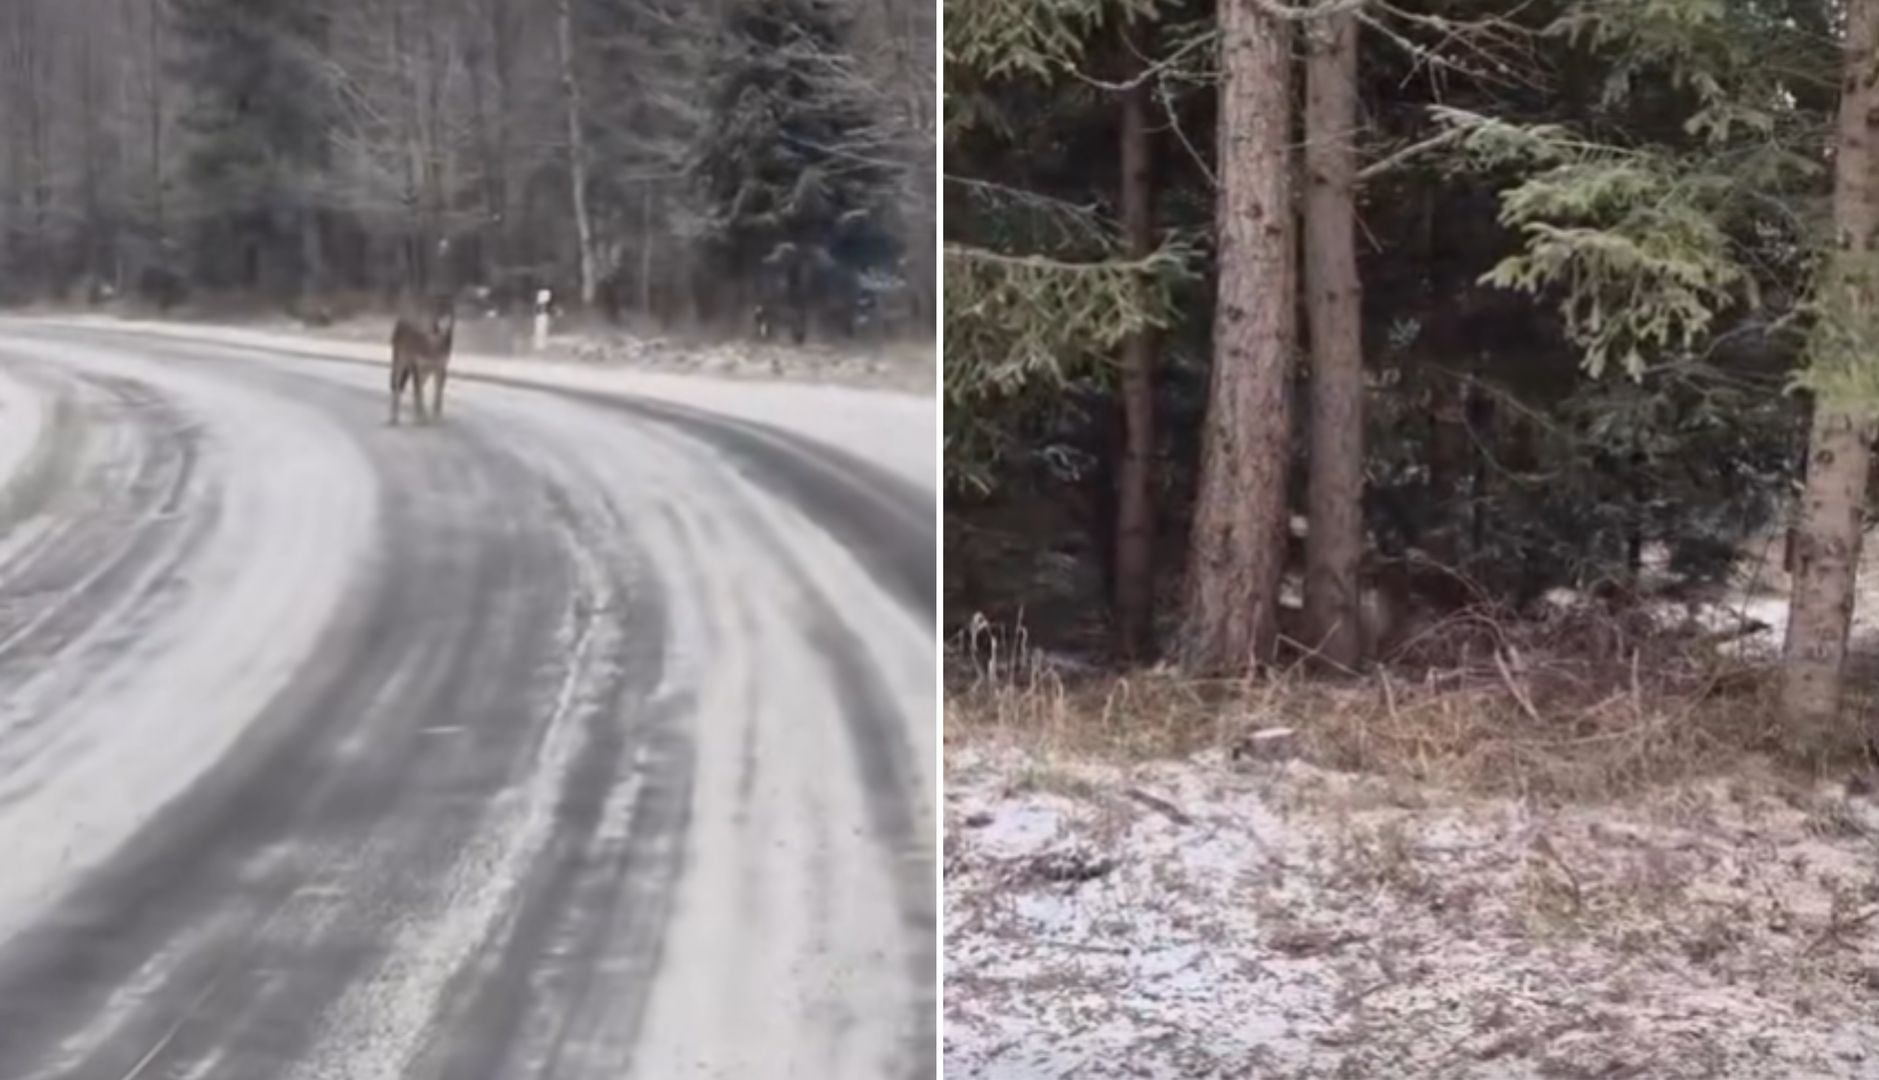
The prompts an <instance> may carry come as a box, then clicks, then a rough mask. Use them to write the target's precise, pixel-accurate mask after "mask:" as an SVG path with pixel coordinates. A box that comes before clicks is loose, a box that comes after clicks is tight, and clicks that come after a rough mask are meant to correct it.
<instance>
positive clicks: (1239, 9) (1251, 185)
mask: <svg viewBox="0 0 1879 1080" xmlns="http://www.w3.org/2000/svg"><path fill="white" fill-rule="evenodd" d="M1220 31H1221V42H1220V56H1221V61H1222V67H1223V68H1224V75H1223V78H1222V81H1221V87H1220V137H1219V145H1220V194H1219V197H1218V202H1217V204H1216V208H1215V209H1216V216H1217V219H1218V223H1217V230H1218V236H1219V253H1220V254H1219V281H1218V284H1217V289H1218V303H1217V304H1216V305H1215V311H1214V335H1213V340H1214V355H1213V370H1212V373H1211V375H1210V376H1209V381H1208V406H1207V420H1206V427H1205V429H1204V431H1203V434H1202V441H1201V476H1200V487H1199V492H1198V496H1197V501H1196V506H1195V513H1194V523H1193V532H1192V536H1191V539H1190V543H1189V551H1188V565H1187V580H1186V582H1185V600H1184V603H1183V610H1182V622H1181V631H1180V643H1179V646H1180V654H1181V657H1182V659H1183V660H1184V661H1185V662H1186V664H1187V665H1188V666H1190V667H1192V668H1194V669H1197V670H1200V671H1212V672H1243V671H1246V670H1248V669H1249V668H1252V667H1254V666H1256V665H1258V664H1261V663H1265V662H1269V661H1270V660H1271V658H1272V657H1273V654H1274V647H1275V646H1276V644H1277V641H1278V595H1279V577H1280V573H1281V571H1282V569H1283V565H1284V553H1285V545H1284V539H1285V531H1286V530H1285V526H1286V499H1285V486H1286V474H1287V472H1288V469H1287V465H1288V459H1289V452H1288V451H1289V442H1290V407H1291V403H1290V400H1289V393H1288V391H1289V384H1290V381H1291V374H1292V365H1293V359H1294V353H1295V351H1296V349H1297V336H1298V328H1297V315H1296V297H1297V292H1296V289H1297V276H1298V271H1297V254H1296V251H1295V247H1294V242H1293V241H1294V238H1295V236H1296V227H1295V224H1294V214H1293V210H1292V183H1291V178H1292V170H1291V161H1290V150H1289V147H1290V144H1291V141H1292V130H1291V116H1292V86H1291V48H1290V45H1291V42H1290V38H1291V33H1290V27H1289V26H1288V25H1287V24H1286V23H1284V22H1281V21H1279V20H1276V19H1274V18H1272V17H1271V16H1269V15H1267V14H1265V13H1263V12H1261V11H1259V10H1258V9H1257V8H1255V7H1254V6H1253V5H1252V4H1251V3H1249V2H1247V0H1220Z"/></svg>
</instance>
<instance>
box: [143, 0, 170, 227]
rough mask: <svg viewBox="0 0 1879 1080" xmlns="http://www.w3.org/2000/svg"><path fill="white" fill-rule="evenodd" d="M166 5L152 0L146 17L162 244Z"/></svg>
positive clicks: (153, 185) (153, 199) (156, 214)
mask: <svg viewBox="0 0 1879 1080" xmlns="http://www.w3.org/2000/svg"><path fill="white" fill-rule="evenodd" d="M163 8H164V5H163V3H162V0H150V3H149V5H148V9H147V11H146V13H145V15H144V18H145V19H147V20H148V22H147V24H146V31H147V33H148V38H147V40H146V42H145V44H146V47H147V48H148V49H149V52H150V55H149V58H148V63H149V65H150V102H149V105H150V108H149V115H148V118H147V120H148V123H149V125H150V228H151V231H152V232H153V233H154V235H155V236H156V240H157V243H158V245H159V246H160V245H161V244H162V242H163V239H164V233H165V231H166V228H167V225H166V222H165V216H166V215H165V210H164V198H163Z"/></svg>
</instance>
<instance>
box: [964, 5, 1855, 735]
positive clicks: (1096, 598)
mask: <svg viewBox="0 0 1879 1080" xmlns="http://www.w3.org/2000/svg"><path fill="white" fill-rule="evenodd" d="M1872 6H1873V5H1871V4H1870V3H1867V2H1866V0H1855V2H1853V3H1850V4H1849V3H1839V2H1832V0H1531V2H1518V3H1516V2H1509V0H1320V2H1317V3H1311V2H1305V0H1299V2H1298V3H1284V2H1281V0H1221V2H1219V3H1218V4H1215V3H1208V2H1191V0H947V2H946V21H945V101H944V109H943V113H944V117H943V137H944V144H945V175H944V179H943V190H944V198H945V199H946V208H947V214H946V219H945V236H944V238H943V243H944V266H945V275H946V283H947V288H946V300H945V310H944V325H945V335H946V336H945V341H946V357H945V402H946V410H947V412H946V425H945V459H946V460H945V464H946V473H947V491H946V496H945V498H946V523H947V524H946V535H945V543H946V548H947V551H946V566H947V575H946V583H947V590H948V595H947V596H946V617H947V620H948V622H949V624H950V627H951V630H952V631H953V632H954V634H955V635H956V640H957V641H959V642H961V643H962V644H963V645H968V646H970V647H971V648H970V649H969V650H968V649H962V650H960V651H959V653H957V654H956V657H957V658H960V659H966V658H971V659H975V660H977V661H979V662H980V663H981V664H982V663H983V661H984V653H985V651H986V650H987V649H988V648H994V649H997V650H1002V653H1003V656H1004V659H1005V660H1006V661H1007V662H1009V660H1010V658H1011V656H1012V655H1013V654H1014V652H1016V651H1018V649H1019V643H1020V642H1023V643H1026V644H1028V645H1029V646H1033V647H1040V646H1041V647H1048V648H1049V649H1051V650H1056V651H1058V652H1059V653H1070V654H1072V655H1073V656H1075V657H1077V658H1078V659H1079V664H1078V665H1073V666H1080V665H1091V664H1093V665H1095V666H1097V667H1099V668H1110V669H1113V670H1125V671H1126V670H1129V669H1131V668H1132V667H1135V666H1137V665H1144V664H1147V663H1150V662H1155V661H1162V660H1168V661H1174V662H1175V663H1176V664H1177V666H1178V667H1179V669H1180V670H1183V671H1185V672H1187V673H1189V674H1191V675H1203V676H1213V675H1226V676H1232V677H1239V676H1244V675H1246V674H1248V673H1251V672H1254V671H1285V672H1291V671H1296V670H1299V668H1300V667H1301V666H1302V667H1304V668H1305V669H1315V670H1317V671H1318V672H1320V673H1321V674H1326V675H1342V674H1348V673H1352V672H1356V671H1362V670H1371V669H1373V668H1376V667H1380V668H1381V669H1383V670H1385V671H1386V672H1387V670H1388V669H1389V667H1390V665H1391V664H1392V663H1399V662H1400V663H1403V664H1408V663H1409V662H1410V661H1414V662H1415V663H1414V664H1413V665H1411V666H1413V667H1414V668H1415V670H1416V671H1417V673H1418V677H1419V678H1420V677H1422V675H1423V674H1425V673H1431V674H1428V678H1429V680H1430V685H1434V684H1435V681H1436V679H1435V675H1434V674H1432V673H1433V672H1435V671H1437V670H1438V669H1440V670H1445V671H1449V672H1450V673H1455V672H1457V671H1461V670H1463V669H1466V668H1468V667H1469V665H1473V670H1474V671H1476V672H1478V673H1480V678H1481V679H1483V680H1485V681H1486V683H1488V684H1491V685H1492V686H1493V687H1494V688H1495V689H1496V690H1497V692H1499V691H1501V690H1502V689H1505V691H1506V693H1505V694H1504V695H1503V696H1504V697H1505V699H1506V700H1504V701H1503V702H1501V703H1500V704H1499V705H1497V706H1496V708H1497V709H1500V710H1502V712H1503V713H1504V715H1505V716H1506V717H1510V718H1512V719H1513V720H1514V721H1517V722H1518V723H1521V724H1525V723H1526V722H1527V721H1528V720H1532V721H1534V722H1535V726H1536V727H1539V728H1542V729H1544V730H1545V731H1546V733H1547V737H1548V738H1549V739H1550V738H1553V737H1554V736H1559V737H1560V739H1561V741H1569V740H1570V739H1573V738H1586V737H1590V738H1593V739H1594V740H1596V739H1599V738H1604V737H1605V736H1603V735H1598V734H1597V730H1598V725H1599V723H1602V722H1603V721H1595V720H1594V714H1595V713H1597V714H1598V715H1599V716H1603V715H1605V713H1599V712H1598V710H1596V709H1593V708H1592V706H1593V705H1594V704H1597V703H1599V702H1605V703H1607V704H1609V701H1610V699H1611V698H1612V696H1613V694H1614V693H1617V694H1619V695H1621V696H1622V697H1623V698H1625V699H1627V700H1630V701H1633V702H1638V701H1639V700H1640V699H1642V698H1646V697H1651V696H1652V695H1654V694H1658V693H1659V692H1661V693H1662V694H1664V695H1669V696H1674V697H1675V698H1676V700H1677V701H1678V703H1679V705H1678V708H1676V709H1672V710H1670V712H1673V713H1675V714H1676V715H1679V716H1687V715H1689V714H1688V713H1687V712H1685V711H1684V710H1683V706H1685V705H1689V706H1692V707H1693V706H1695V705H1699V704H1700V705H1705V707H1706V708H1707V709H1708V711H1709V712H1714V713H1717V714H1723V713H1728V714H1731V715H1735V716H1738V717H1740V716H1742V715H1748V716H1750V717H1751V718H1752V719H1753V721H1754V722H1753V723H1752V724H1750V725H1749V726H1750V727H1752V728H1754V729H1755V730H1754V731H1753V732H1751V735H1752V740H1751V741H1757V742H1758V744H1759V745H1774V744H1781V745H1785V746H1788V747H1791V748H1798V747H1807V748H1809V750H1810V752H1811V751H1812V750H1813V749H1818V748H1823V747H1825V746H1827V745H1828V744H1830V743H1831V744H1833V745H1834V746H1836V747H1837V748H1838V749H1837V750H1836V751H1835V752H1839V751H1844V750H1847V749H1849V748H1852V749H1856V748H1857V747H1858V746H1859V745H1860V744H1862V743H1863V742H1864V741H1865V740H1864V738H1863V735H1862V734H1861V733H1860V732H1859V731H1858V730H1857V727H1858V725H1846V724H1843V723H1840V722H1839V721H1838V719H1837V718H1838V716H1839V715H1840V714H1839V709H1840V706H1841V704H1842V701H1843V692H1844V690H1845V689H1846V683H1845V681H1844V677H1845V674H1846V672H1847V670H1848V665H1847V661H1848V658H1849V648H1850V642H1851V639H1850V636H1849V629H1850V624H1851V622H1852V619H1853V615H1854V609H1855V590H1856V588H1857V585H1858V583H1857V580H1856V566H1857V562H1858V557H1859V554H1860V533H1861V529H1862V524H1861V523H1862V521H1863V507H1864V504H1865V499H1866V488H1867V484H1868V478H1869V469H1868V459H1869V456H1870V453H1871V442H1872V438H1873V434H1874V424H1873V420H1874V405H1875V402H1879V396H1876V395H1875V393H1874V390H1875V383H1874V379H1873V373H1874V372H1875V371H1879V366H1876V365H1875V364H1874V363H1873V358H1874V356H1875V347H1879V336H1875V335H1874V326H1873V324H1872V310H1873V309H1872V300H1873V297H1872V288H1873V286H1872V282H1871V277H1872V272H1873V268H1872V266H1871V261H1872V257H1871V254H1870V247H1871V244H1872V239H1873V237H1872V233H1873V227H1874V223H1875V220H1876V218H1875V214H1876V213H1879V207H1876V206H1875V198H1879V184H1875V178H1874V176H1873V170H1874V168H1875V167H1879V163H1875V162H1874V161H1873V160H1872V158H1871V148H1872V146H1873V145H1874V144H1873V142H1872V141H1871V139H1872V137H1873V136H1874V134H1875V132H1874V131H1873V123H1874V122H1875V118H1876V117H1879V113H1876V112H1875V111H1874V106H1875V104H1879V103H1875V102H1874V101H1873V100H1872V94H1873V88H1872V74H1871V71H1872V65H1873V53H1874V42H1873V40H1872V36H1873V34H1874V32H1875V25H1874V23H1873V19H1874V18H1875V17H1876V16H1875V14H1874V12H1873V11H1872V10H1871V8H1872ZM1288 526H1289V527H1288ZM1771 538H1772V544H1773V546H1774V548H1775V551H1774V552H1773V554H1772V556H1771V557H1769V558H1766V559H1760V560H1757V559H1755V558H1752V557H1751V556H1752V555H1754V554H1755V553H1756V551H1758V550H1759V547H1758V545H1766V544H1768V543H1770V542H1771ZM1745 564H1752V565H1758V566H1769V565H1772V566H1774V567H1776V569H1775V571H1774V573H1773V574H1772V575H1770V576H1772V577H1774V578H1775V579H1776V580H1777V582H1778V585H1777V588H1778V589H1779V590H1780V591H1781V592H1782V593H1784V594H1785V597H1786V598H1787V599H1788V600H1789V601H1790V602H1789V603H1787V604H1786V605H1785V606H1784V607H1783V615H1782V625H1781V626H1780V627H1778V628H1777V630H1776V637H1777V640H1776V642H1775V644H1776V646H1777V650H1778V651H1779V652H1780V654H1781V655H1780V656H1779V658H1777V659H1776V660H1775V661H1774V662H1772V663H1771V664H1769V665H1768V666H1766V667H1754V666H1752V665H1739V664H1737V662H1736V659H1734V657H1735V654H1733V653H1732V654H1730V656H1731V660H1730V665H1729V667H1728V673H1729V675H1730V677H1728V678H1725V677H1724V674H1725V671H1724V667H1722V666H1718V665H1719V664H1720V663H1721V660H1722V656H1723V653H1724V652H1725V651H1726V649H1725V647H1726V646H1727V645H1728V644H1729V642H1731V641H1733V640H1734V639H1736V638H1739V637H1740V636H1742V635H1743V634H1744V633H1749V632H1753V631H1754V630H1755V629H1756V627H1755V626H1753V625H1749V626H1723V627H1721V628H1718V627H1717V626H1716V625H1715V624H1714V622H1713V621H1709V622H1705V621H1704V620H1700V619H1695V618H1687V619H1681V620H1672V623H1673V625H1668V626H1667V625H1666V621H1665V620H1664V619H1663V618H1662V617H1661V613H1662V612H1663V611H1664V610H1665V607H1666V605H1671V606H1677V607H1680V608H1681V610H1683V611H1685V612H1687V613H1694V612H1695V611H1696V609H1697V608H1699V607H1701V606H1702V605H1704V604H1705V603H1710V602H1713V601H1715V600H1717V599H1718V598H1721V597H1723V596H1725V595H1727V594H1728V593H1729V592H1730V590H1731V589H1737V590H1738V591H1739V588H1740V575H1741V573H1742V572H1743V570H1744V566H1745ZM1764 584H1766V583H1764ZM1562 596H1565V597H1567V598H1568V600H1569V601H1570V605H1571V607H1572V610H1571V611H1570V612H1562V609H1561V607H1560V601H1561V597H1562ZM1379 613H1380V614H1381V615H1382V616H1383V617H1382V618H1381V619H1380V620H1379V619H1378V618H1377V617H1376V616H1377V615H1378V614H1379ZM1405 613H1407V614H1405ZM988 640H990V641H993V642H996V644H995V645H992V646H988V645H987V644H986V643H987V641H988ZM1852 644H1857V643H1852ZM968 652H970V653H972V655H971V656H970V657H968V656H967V653H968ZM1536 656H1538V657H1540V659H1537V660H1536ZM1523 657H1524V659H1522V658H1523ZM1711 659H1714V660H1716V661H1717V663H1709V662H1708V661H1709V660H1711ZM1553 661H1558V662H1557V663H1554V662H1553ZM1699 661H1701V662H1699ZM1736 667H1742V668H1743V670H1742V671H1740V672H1737V671H1736V670H1735V669H1736ZM1541 668H1544V669H1545V672H1546V673H1547V677H1542V675H1541V674H1540V673H1539V670H1540V669H1541ZM1398 670H1399V672H1400V670H1401V668H1400V667H1399V669H1398ZM1734 674H1743V675H1744V678H1743V679H1741V680H1737V679H1735V678H1734V677H1733V676H1734ZM1384 679H1385V686H1386V690H1385V692H1384V693H1383V694H1381V695H1379V697H1378V703H1377V704H1376V709H1377V710H1379V711H1381V710H1384V709H1385V708H1386V707H1387V708H1388V710H1389V711H1390V715H1391V717H1392V718H1394V717H1395V716H1396V715H1397V713H1398V707H1399V706H1400V705H1402V702H1401V701H1400V700H1397V699H1395V698H1394V697H1391V695H1390V692H1389V691H1388V689H1387V687H1388V685H1389V680H1388V676H1387V674H1386V675H1385V676H1384ZM1399 685H1400V684H1399ZM1744 685H1747V686H1748V687H1749V690H1748V691H1747V694H1748V700H1750V701H1753V702H1755V704H1753V705H1751V706H1749V707H1748V708H1747V710H1746V711H1745V710H1741V709H1728V708H1725V707H1724V706H1723V704H1722V703H1721V702H1720V700H1719V699H1718V697H1717V695H1718V694H1721V693H1723V692H1724V691H1723V689H1721V688H1723V687H1728V688H1733V689H1732V690H1731V691H1730V692H1732V693H1733V692H1735V690H1739V689H1740V688H1741V687H1742V686H1744ZM1555 694H1556V695H1557V696H1561V697H1573V698H1574V699H1575V700H1576V701H1578V702H1579V704H1580V705H1581V706H1583V709H1582V710H1581V713H1579V714H1576V715H1578V717H1579V719H1580V720H1585V721H1587V723H1586V724H1585V725H1581V726H1579V727H1576V728H1573V729H1572V730H1570V731H1567V730H1566V729H1564V728H1557V727H1555V728H1550V729H1549V728H1545V725H1543V724H1539V723H1538V721H1540V719H1541V718H1542V716H1543V715H1545V716H1555V717H1556V715H1557V714H1555V713H1553V711H1552V710H1551V705H1552V704H1553V702H1552V701H1550V700H1549V697H1551V696H1554V695H1555ZM1385 698H1389V700H1388V701H1387V702H1386V701H1385V700H1384V699H1385ZM1367 707H1368V706H1366V708H1367ZM1600 708H1604V706H1600ZM1643 711H1645V708H1644V706H1642V705H1639V707H1638V708H1636V709H1628V710H1626V714H1627V716H1632V717H1633V720H1634V721H1638V722H1640V727H1641V726H1642V725H1641V719H1642V718H1641V717H1639V716H1635V715H1634V714H1637V713H1642V712H1643ZM1606 712H1609V710H1608V709H1607V710H1606ZM1773 715H1781V716H1783V717H1785V719H1786V721H1787V724H1786V725H1785V726H1783V725H1771V724H1768V723H1767V722H1766V721H1767V718H1768V717H1770V716H1773ZM1568 727H1571V725H1568ZM1475 734H1477V735H1478V734H1480V732H1479V731H1477V732H1475ZM1814 735H1820V736H1823V739H1822V740H1820V741H1816V740H1813V739H1812V738H1811V736H1814Z"/></svg>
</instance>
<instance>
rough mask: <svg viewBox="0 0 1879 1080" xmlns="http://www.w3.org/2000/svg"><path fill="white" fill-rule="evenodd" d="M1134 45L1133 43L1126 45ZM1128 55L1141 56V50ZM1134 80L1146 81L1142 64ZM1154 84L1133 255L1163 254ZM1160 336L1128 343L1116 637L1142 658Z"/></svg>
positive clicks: (1136, 198) (1134, 151)
mask: <svg viewBox="0 0 1879 1080" xmlns="http://www.w3.org/2000/svg"><path fill="white" fill-rule="evenodd" d="M1125 44H1126V42H1125ZM1124 53H1125V55H1128V56H1130V57H1132V58H1133V57H1138V56H1139V50H1135V49H1126V48H1125V50H1124ZM1131 67H1132V70H1131V71H1130V75H1131V77H1133V78H1137V79H1142V78H1143V65H1142V63H1141V62H1140V60H1139V59H1136V60H1134V62H1133V63H1132V65H1131ZM1148 95H1149V84H1148V82H1147V81H1146V79H1143V81H1141V82H1140V83H1138V84H1137V85H1135V86H1133V87H1131V88H1129V89H1128V90H1127V91H1125V92H1124V93H1123V95H1122V224H1123V229H1124V231H1125V232H1126V233H1127V234H1128V241H1129V253H1130V255H1131V256H1132V257H1134V258H1137V259H1146V258H1147V257H1148V256H1149V255H1150V254H1152V253H1153V252H1154V250H1155V205H1154V186H1153V185H1154V172H1153V167H1154V157H1153V149H1154V147H1153V143H1152V140H1151V138H1150V136H1149V129H1148V106H1149V97H1148ZM1155 347H1156V340H1155V333H1154V332H1153V331H1152V330H1144V331H1142V332H1140V333H1138V334H1134V335H1131V336H1130V337H1129V339H1128V340H1127V341H1124V342H1123V343H1122V364H1121V382H1122V454H1121V462H1120V466H1119V468H1118V469H1117V471H1116V522H1115V525H1116V577H1115V590H1116V593H1115V605H1116V639H1117V646H1118V649H1119V652H1120V653H1121V655H1122V656H1123V657H1124V658H1125V659H1128V660H1139V659H1141V658H1142V657H1143V656H1144V655H1146V654H1147V652H1148V650H1149V649H1150V648H1151V645H1152V643H1151V641H1150V638H1151V636H1152V629H1153V618H1154V606H1155V499H1154V487H1153V483H1154V461H1155Z"/></svg>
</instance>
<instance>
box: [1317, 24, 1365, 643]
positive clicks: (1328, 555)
mask: <svg viewBox="0 0 1879 1080" xmlns="http://www.w3.org/2000/svg"><path fill="white" fill-rule="evenodd" d="M1309 35H1310V37H1311V39H1312V40H1311V49H1310V53H1309V56H1308V59H1307V60H1306V66H1305V175H1306V184H1307V185H1308V186H1307V189H1306V192H1305V315H1306V319H1307V321H1308V325H1309V330H1310V337H1311V466H1310V480H1309V489H1308V490H1309V500H1308V506H1307V510H1308V513H1309V515H1310V522H1311V532H1310V540H1309V541H1308V542H1307V545H1306V551H1305V626H1306V632H1307V633H1308V634H1309V635H1310V637H1311V640H1310V642H1309V644H1310V645H1311V647H1312V648H1313V649H1315V650H1316V651H1317V653H1318V655H1319V656H1320V657H1322V658H1323V659H1324V660H1325V661H1326V662H1328V663H1330V664H1334V665H1337V666H1339V667H1342V668H1345V669H1347V670H1348V669H1353V668H1355V667H1356V666H1357V664H1358V663H1359V662H1360V661H1361V660H1362V659H1363V639H1362V635H1361V634H1360V628H1359V626H1358V621H1357V596H1358V592H1357V564H1358V562H1359V560H1360V559H1361V558H1362V557H1363V544H1364V524H1363V491H1364V429H1363V425H1364V419H1363V404H1364V368H1363V324H1362V310H1361V309H1362V306H1363V296H1362V292H1361V289H1362V285H1361V283H1360V282H1359V281H1358V276H1357V231H1356V220H1357V205H1356V197H1357V195H1356V178H1357V148H1356V146H1355V143H1354V141H1353V140H1354V137H1355V133H1356V128H1357V19H1356V17H1355V16H1354V15H1352V14H1349V13H1346V14H1340V15H1333V16H1330V17H1327V18H1325V19H1322V20H1318V21H1316V22H1315V23H1314V24H1313V25H1312V26H1311V29H1310V30H1309Z"/></svg>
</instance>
